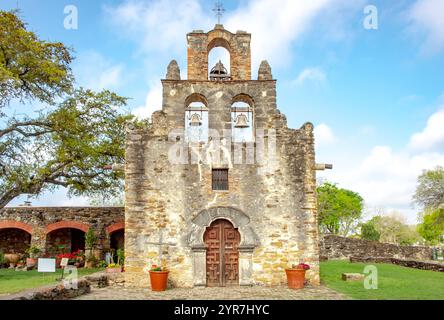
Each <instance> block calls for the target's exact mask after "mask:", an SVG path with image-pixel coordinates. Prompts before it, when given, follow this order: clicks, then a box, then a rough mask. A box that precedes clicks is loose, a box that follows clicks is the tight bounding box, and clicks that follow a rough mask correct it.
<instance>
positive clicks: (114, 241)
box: [109, 229, 125, 262]
mask: <svg viewBox="0 0 444 320" xmlns="http://www.w3.org/2000/svg"><path fill="white" fill-rule="evenodd" d="M109 240H110V245H109V247H110V249H111V253H112V254H113V260H114V261H115V262H117V250H119V249H125V229H119V230H116V231H114V232H112V233H111V234H110V236H109Z"/></svg>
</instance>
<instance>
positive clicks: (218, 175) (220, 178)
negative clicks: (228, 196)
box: [213, 169, 228, 191]
mask: <svg viewBox="0 0 444 320" xmlns="http://www.w3.org/2000/svg"><path fill="white" fill-rule="evenodd" d="M213 190H217V191H227V190H228V169H213Z"/></svg>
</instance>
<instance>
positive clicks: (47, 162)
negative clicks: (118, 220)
mask: <svg viewBox="0 0 444 320" xmlns="http://www.w3.org/2000/svg"><path fill="white" fill-rule="evenodd" d="M125 103H126V99H125V98H122V97H120V96H118V95H117V94H115V93H112V92H110V91H103V92H99V93H95V92H92V91H90V90H84V89H79V90H76V91H75V92H74V93H73V95H72V96H70V97H68V98H67V99H66V100H65V101H63V102H62V103H61V104H60V105H58V106H57V108H56V109H55V110H53V111H50V112H46V113H41V114H40V115H39V116H38V117H36V118H34V119H30V118H26V119H15V118H11V119H10V120H9V122H8V124H7V126H6V128H4V129H1V130H0V173H1V175H0V208H2V207H4V206H5V205H6V204H8V203H9V202H10V201H11V200H12V199H14V198H15V197H17V196H19V195H21V194H39V193H41V192H42V191H45V190H48V189H49V190H51V189H54V188H55V187H58V186H63V187H67V188H69V194H72V195H96V194H102V195H107V196H109V197H112V196H114V195H115V194H117V193H118V191H119V190H120V189H121V188H122V179H121V178H122V177H123V173H122V172H113V171H107V170H105V169H104V167H105V166H106V165H108V164H110V163H111V164H112V163H123V161H124V140H125V122H126V121H128V120H129V119H131V118H132V117H131V116H128V115H126V116H125V115H121V114H120V113H119V112H118V109H119V108H120V107H122V106H123V105H125Z"/></svg>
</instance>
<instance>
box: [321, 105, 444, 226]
mask: <svg viewBox="0 0 444 320" xmlns="http://www.w3.org/2000/svg"><path fill="white" fill-rule="evenodd" d="M442 114H443V111H439V112H437V113H435V114H433V115H432V116H430V118H429V120H428V123H427V126H426V127H425V129H424V130H423V131H422V132H421V133H419V134H414V135H412V137H411V139H410V144H408V145H407V146H406V148H404V149H403V150H399V151H395V150H393V149H392V148H391V147H390V146H386V145H385V146H384V145H381V146H375V147H373V148H372V150H371V151H370V153H369V154H368V155H367V156H365V157H364V158H363V159H362V160H361V161H358V162H354V163H350V162H347V159H346V158H345V159H344V158H343V157H342V156H343V155H341V154H340V152H339V154H337V155H336V154H332V155H331V156H332V157H337V158H338V159H341V160H338V161H337V162H335V161H334V159H332V160H333V163H334V165H335V167H334V170H333V171H331V172H324V173H320V174H319V175H320V176H321V177H323V178H327V179H328V180H331V181H335V182H338V183H339V184H340V186H341V187H344V188H347V189H351V190H354V191H356V192H358V193H360V194H361V196H362V197H363V198H364V199H365V201H366V205H367V207H369V208H372V210H373V209H374V208H383V209H385V210H386V211H388V210H392V211H393V210H394V211H398V212H401V213H402V214H403V215H404V216H405V217H406V218H407V219H408V222H409V223H416V221H417V213H418V210H417V209H415V208H413V207H412V196H413V194H414V192H415V188H416V183H417V177H418V176H419V175H420V174H421V173H422V171H423V170H429V169H433V168H435V167H436V166H438V165H443V164H444V149H443V148H441V149H439V148H434V149H433V150H432V148H431V147H432V146H437V145H435V144H433V143H431V144H428V145H427V148H426V149H424V148H421V149H417V150H416V149H415V150H414V149H412V146H416V145H419V146H422V145H423V144H422V143H423V142H424V143H425V142H427V141H428V139H430V140H431V141H434V142H435V143H437V142H438V141H439V139H437V138H438V137H442V135H441V134H442V131H443V128H444V125H443V124H444V122H443V121H439V119H442V118H441V117H442ZM438 123H441V130H439V125H438ZM438 131H439V132H438ZM440 141H441V143H442V141H443V140H440ZM412 143H413V145H412ZM441 146H442V144H441ZM341 157H342V158H341Z"/></svg>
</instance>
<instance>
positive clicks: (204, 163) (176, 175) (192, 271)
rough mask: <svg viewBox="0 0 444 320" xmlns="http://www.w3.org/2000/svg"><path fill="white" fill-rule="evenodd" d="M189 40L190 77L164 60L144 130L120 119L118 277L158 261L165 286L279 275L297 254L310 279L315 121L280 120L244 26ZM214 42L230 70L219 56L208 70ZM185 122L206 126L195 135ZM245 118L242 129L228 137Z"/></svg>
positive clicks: (313, 275)
mask: <svg viewBox="0 0 444 320" xmlns="http://www.w3.org/2000/svg"><path fill="white" fill-rule="evenodd" d="M187 41H188V78H187V79H181V75H180V70H179V66H178V64H177V62H176V61H174V60H173V61H172V62H171V63H170V65H169V66H168V69H167V74H166V78H165V79H163V80H162V86H163V105H162V110H161V111H157V112H155V113H154V114H153V116H152V124H151V126H150V127H149V128H146V129H140V128H135V127H131V128H130V127H128V128H127V139H126V164H125V175H126V187H125V193H126V199H125V255H126V259H125V271H126V272H125V278H126V283H127V284H128V285H136V286H143V287H146V286H149V276H148V274H147V269H149V267H150V266H151V265H152V264H161V265H163V266H165V267H167V268H168V269H169V271H170V275H169V281H170V285H171V286H173V287H193V286H249V285H268V286H274V285H283V284H285V283H286V276H285V268H287V267H290V266H291V265H292V264H298V263H299V262H301V261H303V262H305V263H307V264H310V266H311V270H309V271H308V273H307V278H308V280H309V281H310V283H311V284H313V285H318V284H319V235H318V223H317V212H316V193H315V192H316V170H322V169H325V166H323V165H317V164H316V162H315V151H314V150H315V149H314V137H313V125H312V124H311V123H306V124H304V125H303V126H302V127H301V128H300V129H291V128H288V127H287V121H286V117H285V116H284V115H283V114H282V113H281V112H280V111H279V110H278V108H277V102H276V80H274V79H273V77H272V73H271V68H270V66H269V64H268V63H267V62H266V61H263V62H262V63H261V65H260V68H259V72H258V76H257V78H256V79H252V76H251V52H250V41H251V35H250V34H248V33H246V32H243V31H238V32H236V33H231V32H230V31H227V30H225V29H224V28H223V26H222V25H216V27H215V28H214V29H213V30H211V31H209V32H208V33H205V32H203V31H199V30H198V31H193V32H191V33H189V34H188V35H187ZM215 47H224V48H226V49H227V50H228V52H229V53H230V72H229V73H228V72H227V70H226V69H225V68H224V67H223V66H222V64H218V66H216V67H215V68H213V69H212V70H211V72H210V74H209V66H208V56H209V52H210V51H211V50H212V49H213V48H215ZM238 103H242V105H243V106H247V107H242V108H237V107H234V106H235V105H237V104H238ZM196 104H199V105H200V106H201V107H199V108H197V107H196V106H195V105H196ZM193 127H198V128H199V130H204V131H205V130H207V131H208V132H209V133H208V134H207V135H206V134H203V135H202V136H200V137H199V138H198V139H197V140H193V139H192V138H191V137H189V136H188V135H190V132H191V130H194V129H193ZM190 128H191V129H190ZM245 128H251V129H252V132H253V138H252V139H250V140H248V139H247V140H246V139H243V140H241V141H239V140H235V139H233V136H234V132H235V130H238V131H236V132H243V131H241V129H245ZM251 129H250V130H251ZM239 130H240V131H239ZM199 132H200V133H202V131H199ZM230 135H231V136H230ZM232 141H233V142H232Z"/></svg>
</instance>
